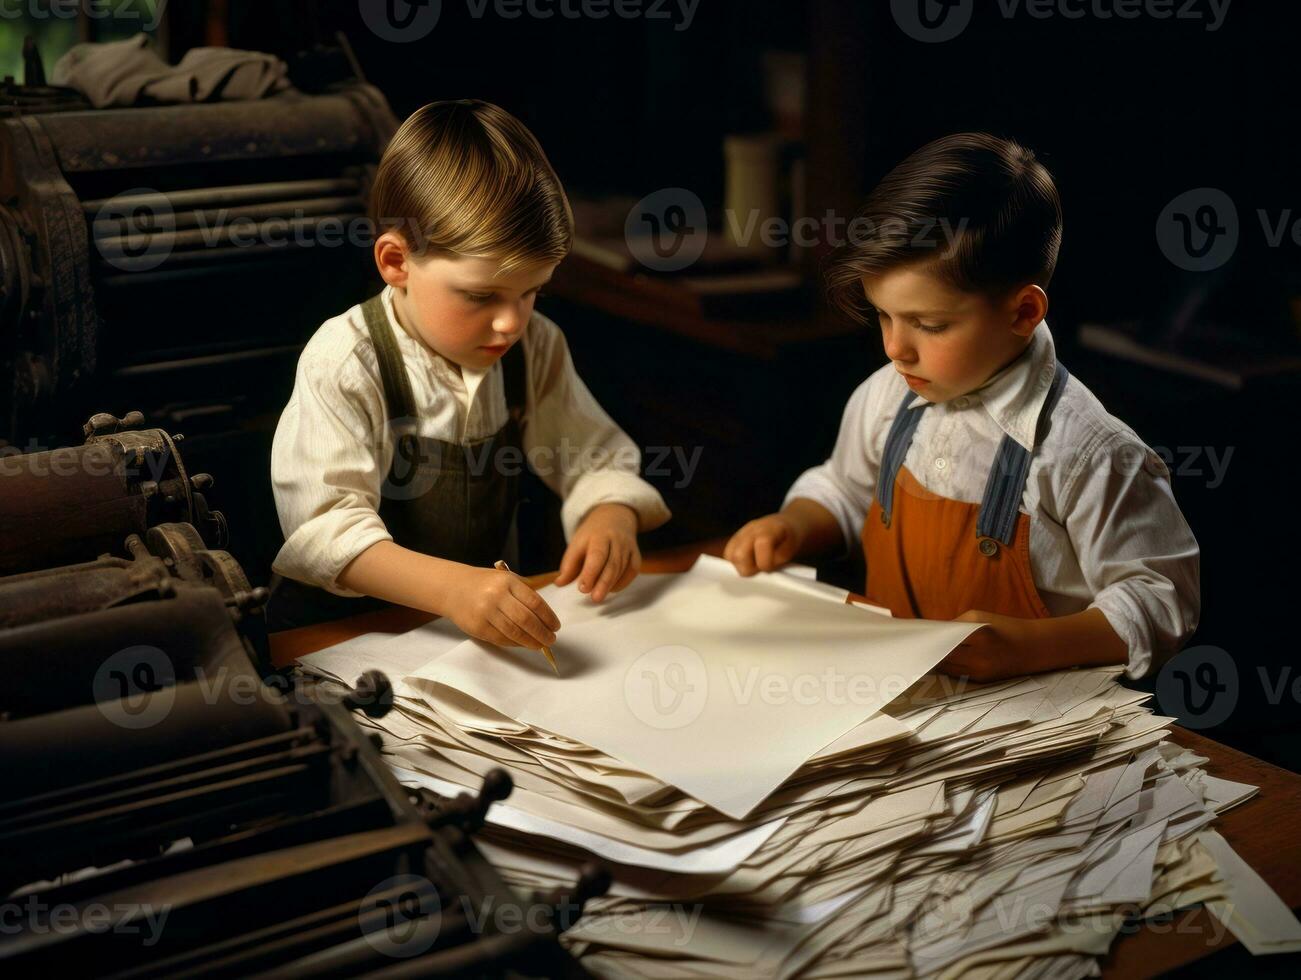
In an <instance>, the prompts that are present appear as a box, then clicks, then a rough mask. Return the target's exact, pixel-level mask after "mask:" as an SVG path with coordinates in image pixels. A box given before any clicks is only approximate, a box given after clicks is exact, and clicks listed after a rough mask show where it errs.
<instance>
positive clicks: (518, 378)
mask: <svg viewBox="0 0 1301 980" xmlns="http://www.w3.org/2000/svg"><path fill="white" fill-rule="evenodd" d="M526 367H527V364H526V363H525V361H524V343H523V341H520V342H518V343H516V344H512V345H511V348H510V350H508V351H507V352H506V354H505V356H504V357H502V359H501V371H502V384H503V386H504V387H505V389H506V409H507V411H509V412H510V417H511V420H512V421H513V422H515V424H516V425H520V426H522V425H523V424H524V410H525V407H526V406H527V403H528V377H527V374H526V371H525V369H526Z"/></svg>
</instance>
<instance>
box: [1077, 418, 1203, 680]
mask: <svg viewBox="0 0 1301 980" xmlns="http://www.w3.org/2000/svg"><path fill="white" fill-rule="evenodd" d="M1064 501H1065V506H1064V507H1063V508H1062V513H1063V514H1064V519H1065V520H1064V522H1065V526H1066V529H1067V533H1068V534H1069V535H1070V539H1071V543H1072V545H1073V546H1074V548H1075V551H1076V555H1077V557H1078V559H1079V563H1080V569H1081V571H1082V572H1083V575H1084V578H1085V580H1086V582H1087V583H1088V585H1089V587H1090V589H1091V590H1092V591H1093V595H1094V598H1093V601H1092V602H1091V603H1090V604H1089V608H1097V609H1101V610H1102V612H1103V615H1105V616H1106V617H1107V621H1108V622H1109V623H1110V624H1111V626H1112V628H1113V629H1114V630H1115V631H1116V633H1117V634H1118V635H1119V636H1120V637H1121V639H1122V640H1124V641H1125V643H1126V645H1127V646H1128V648H1129V663H1128V665H1127V667H1126V673H1127V674H1128V676H1130V677H1131V678H1138V677H1142V676H1144V675H1145V674H1147V673H1149V672H1150V671H1152V670H1155V669H1157V668H1159V667H1160V666H1161V665H1162V664H1163V663H1164V662H1165V661H1166V660H1168V659H1169V658H1170V657H1172V656H1174V654H1176V653H1178V652H1179V650H1180V649H1181V648H1182V647H1183V645H1184V643H1185V642H1187V640H1188V638H1189V637H1190V636H1191V635H1192V633H1193V632H1194V630H1196V629H1197V623H1198V618H1199V616H1200V614H1201V552H1200V549H1199V548H1198V545H1197V540H1196V538H1194V536H1193V532H1192V529H1191V528H1190V527H1189V526H1188V522H1187V521H1186V520H1185V519H1184V515H1183V513H1182V512H1181V511H1180V510H1179V506H1178V505H1177V504H1176V503H1175V499H1174V493H1173V491H1172V489H1171V486H1170V474H1169V471H1168V469H1167V468H1166V465H1165V462H1164V461H1163V460H1162V459H1161V457H1160V456H1158V455H1157V454H1156V453H1155V452H1153V451H1152V450H1151V449H1149V448H1148V447H1147V446H1146V445H1145V444H1144V443H1143V442H1142V441H1141V440H1139V439H1138V438H1137V436H1134V435H1133V434H1132V433H1129V432H1112V433H1109V434H1107V435H1105V436H1103V437H1100V438H1099V439H1098V440H1097V441H1096V443H1095V446H1094V448H1093V449H1092V450H1091V451H1090V450H1088V449H1087V448H1086V450H1085V452H1083V453H1082V454H1081V457H1080V463H1079V464H1078V465H1077V466H1076V467H1075V468H1074V470H1073V472H1072V473H1071V476H1070V480H1069V482H1068V485H1067V486H1066V488H1065V489H1064Z"/></svg>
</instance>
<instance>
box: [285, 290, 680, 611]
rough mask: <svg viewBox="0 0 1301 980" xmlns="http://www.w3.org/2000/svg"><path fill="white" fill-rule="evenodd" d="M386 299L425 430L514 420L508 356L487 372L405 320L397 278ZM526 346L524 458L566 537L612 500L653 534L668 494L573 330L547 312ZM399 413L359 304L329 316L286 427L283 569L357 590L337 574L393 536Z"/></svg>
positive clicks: (446, 431) (484, 430)
mask: <svg viewBox="0 0 1301 980" xmlns="http://www.w3.org/2000/svg"><path fill="white" fill-rule="evenodd" d="M382 295H383V301H384V308H385V310H386V311H387V313H388V318H389V326H390V328H391V329H392V330H393V335H394V337H395V338H396V339H397V344H398V349H399V350H400V352H401V354H402V361H403V364H404V366H405V367H406V371H407V377H408V378H409V379H410V382H411V393H412V397H413V399H414V401H415V408H416V414H417V416H418V418H419V430H418V431H419V433H420V435H422V436H427V437H430V438H434V439H440V440H443V441H444V442H451V443H458V444H468V443H472V442H477V441H479V440H481V439H486V438H488V437H489V436H491V435H493V434H494V433H495V432H496V431H497V430H498V429H500V428H501V426H502V425H504V424H505V422H506V419H507V416H508V412H507V408H506V394H505V385H504V382H503V378H502V369H501V365H500V362H498V363H497V364H494V365H493V366H492V367H491V368H489V369H488V370H486V371H473V370H470V369H468V368H467V369H462V368H458V366H457V365H456V364H454V363H452V362H451V361H448V360H447V359H446V358H443V357H441V356H439V355H438V354H436V353H434V352H433V351H431V350H430V349H429V348H428V347H426V346H425V345H424V344H422V343H421V342H419V341H418V340H416V339H415V338H414V337H412V336H411V335H410V334H408V333H407V332H406V331H405V330H403V329H402V327H401V326H400V325H399V324H398V322H397V317H396V315H395V313H394V310H393V289H392V287H387V288H385V290H384V292H383V294H382ZM519 342H520V343H522V344H523V345H524V357H525V363H526V365H527V371H526V374H527V378H528V406H529V409H528V424H527V426H526V427H525V430H524V440H523V443H524V444H523V449H524V455H525V457H526V458H527V459H528V460H529V463H530V464H534V463H536V464H538V465H533V466H532V468H533V469H534V471H535V472H537V473H538V475H539V476H540V477H541V478H542V480H543V481H544V482H546V484H547V485H548V486H550V487H551V488H552V489H553V490H555V491H556V493H557V494H558V495H559V496H560V497H561V499H562V500H563V501H564V503H563V505H562V507H561V520H562V522H563V524H564V529H565V536H566V538H569V537H572V535H573V533H574V530H575V529H576V528H577V526H578V524H579V522H580V521H581V520H582V519H583V517H584V516H585V515H586V514H587V512H588V511H590V510H591V509H592V508H593V507H595V506H596V505H597V504H602V503H610V502H614V503H622V504H627V505H628V506H630V507H632V508H633V509H634V510H635V511H636V512H637V515H638V524H639V530H641V531H649V530H652V529H653V528H656V527H659V526H660V525H661V524H663V523H664V522H665V521H667V520H668V519H669V516H670V515H669V510H668V507H667V506H666V505H665V503H664V499H663V498H662V497H661V496H660V494H659V492H658V491H657V490H656V489H655V488H654V487H652V486H651V485H650V484H649V483H647V482H646V481H645V480H643V479H642V478H641V476H640V475H639V473H640V467H641V453H640V451H639V450H638V448H637V446H636V445H635V444H634V443H633V442H632V440H631V439H629V438H628V436H627V435H626V434H625V433H624V432H623V430H622V429H620V428H619V426H618V425H616V424H615V422H614V421H613V420H612V419H611V418H610V416H609V415H607V414H606V413H605V411H604V409H602V408H601V406H600V405H599V404H598V403H597V401H596V399H595V398H594V397H592V394H591V392H590V391H588V389H587V386H586V385H585V384H583V381H582V379H581V378H579V377H578V375H577V373H576V372H575V370H574V364H573V361H572V359H571V358H570V356H569V347H568V345H567V344H566V342H565V338H564V335H563V334H562V333H561V332H560V329H559V328H558V327H557V326H556V325H555V324H554V323H553V322H552V321H551V320H549V319H547V318H546V317H545V316H543V315H542V314H541V313H538V312H536V311H535V312H534V313H533V316H532V319H531V320H530V321H529V325H528V328H527V330H526V331H525V333H524V336H523V338H522V339H521V340H520V341H519ZM387 415H388V413H387V409H386V407H385V402H384V389H383V385H382V383H381V381H380V374H379V364H378V361H377V359H376V355H375V350H374V347H373V345H372V344H371V340H370V335H369V333H368V331H367V329H366V323H365V319H364V317H363V315H362V309H361V306H360V305H357V306H354V307H353V308H352V309H350V310H348V311H347V312H346V313H343V314H342V315H340V316H337V317H333V318H331V319H329V320H327V321H326V322H325V323H324V324H322V325H321V327H320V329H318V330H317V331H316V333H315V334H314V335H313V336H312V338H311V340H309V341H308V343H307V345H306V346H305V347H304V348H303V353H302V355H301V356H300V357H299V360H298V369H297V374H296V378H295V381H294V391H293V394H292V395H291V396H290V399H289V404H288V405H287V406H286V407H285V410H284V412H283V413H282V414H281V416H280V422H279V424H278V425H277V426H276V434H275V439H274V441H273V443H272V448H271V484H272V489H273V491H274V493H275V499H276V509H277V511H278V512H279V515H280V526H281V529H282V530H283V531H284V535H285V544H284V547H282V548H281V549H280V553H279V554H278V555H277V556H276V560H275V562H274V563H273V565H272V568H273V570H274V571H276V572H278V573H280V574H281V575H284V576H286V577H288V578H293V579H297V580H299V581H302V582H307V583H309V584H312V585H318V586H321V587H323V588H326V589H328V590H329V591H331V592H334V593H336V594H338V595H345V596H356V595H357V594H358V593H356V592H351V591H349V590H347V589H344V588H342V587H341V586H339V585H338V584H337V583H336V579H337V578H338V575H339V573H340V572H341V571H343V569H344V568H345V567H346V566H347V564H348V563H349V562H350V561H352V559H353V558H355V557H356V556H357V555H359V554H361V553H362V552H363V551H365V550H366V549H367V548H369V547H371V546H372V545H374V544H375V543H377V542H379V541H391V540H392V535H391V534H389V533H388V530H387V529H386V528H385V526H384V522H383V521H382V520H381V519H380V516H379V512H378V510H379V505H380V486H381V484H382V483H383V481H384V478H385V476H386V475H387V474H388V469H389V464H390V462H391V460H392V457H393V440H392V439H391V438H388V437H387Z"/></svg>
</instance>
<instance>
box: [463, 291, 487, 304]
mask: <svg viewBox="0 0 1301 980" xmlns="http://www.w3.org/2000/svg"><path fill="white" fill-rule="evenodd" d="M465 298H466V299H468V300H469V301H470V302H471V303H486V302H488V300H490V299H492V293H466V294H465Z"/></svg>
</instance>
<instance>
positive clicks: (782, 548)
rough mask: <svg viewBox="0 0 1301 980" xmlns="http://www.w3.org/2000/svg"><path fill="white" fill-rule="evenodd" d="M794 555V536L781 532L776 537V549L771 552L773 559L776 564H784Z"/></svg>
mask: <svg viewBox="0 0 1301 980" xmlns="http://www.w3.org/2000/svg"><path fill="white" fill-rule="evenodd" d="M794 557H795V538H794V536H793V535H790V534H782V535H781V536H780V537H779V538H778V539H777V546H776V550H775V551H774V552H773V561H774V562H776V563H777V565H785V564H786V563H787V562H789V561H791V560H792V559H793V558H794Z"/></svg>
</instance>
